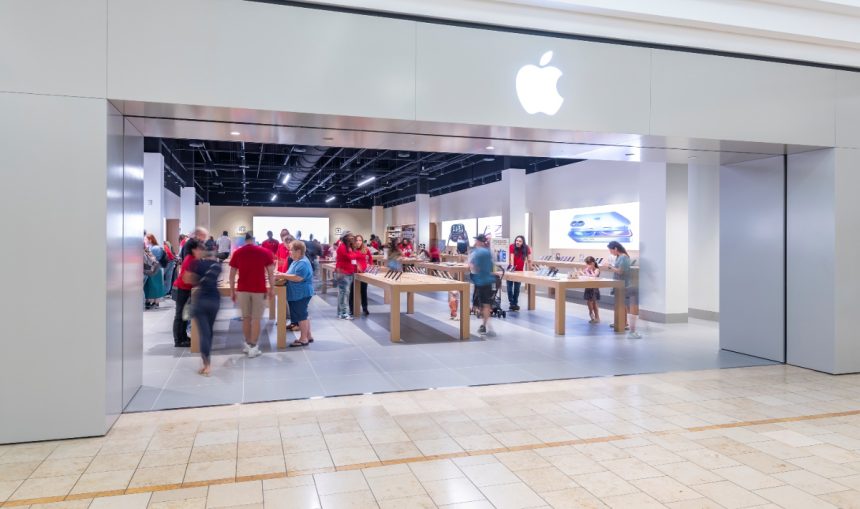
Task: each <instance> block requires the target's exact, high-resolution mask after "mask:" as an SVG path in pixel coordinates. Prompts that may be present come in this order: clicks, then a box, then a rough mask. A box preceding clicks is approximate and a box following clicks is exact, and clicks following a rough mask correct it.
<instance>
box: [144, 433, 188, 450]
mask: <svg viewBox="0 0 860 509" xmlns="http://www.w3.org/2000/svg"><path fill="white" fill-rule="evenodd" d="M196 436H197V434H196V433H182V434H178V433H162V434H156V435H155V436H153V437H152V441H151V442H149V447H147V449H146V450H147V452H149V451H163V450H168V449H190V448H191V447H193V446H194V438H195V437H196Z"/></svg>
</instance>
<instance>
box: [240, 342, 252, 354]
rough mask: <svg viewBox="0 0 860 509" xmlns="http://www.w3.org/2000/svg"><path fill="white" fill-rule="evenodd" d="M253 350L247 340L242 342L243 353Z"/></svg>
mask: <svg viewBox="0 0 860 509" xmlns="http://www.w3.org/2000/svg"><path fill="white" fill-rule="evenodd" d="M250 350H251V345H249V344H248V343H247V342H243V343H242V353H248V352H249V351H250Z"/></svg>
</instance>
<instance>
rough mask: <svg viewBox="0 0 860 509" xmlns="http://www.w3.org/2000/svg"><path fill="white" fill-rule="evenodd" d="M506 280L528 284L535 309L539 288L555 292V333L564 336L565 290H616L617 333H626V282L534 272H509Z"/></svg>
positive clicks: (530, 302)
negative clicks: (572, 277) (573, 277)
mask: <svg viewBox="0 0 860 509" xmlns="http://www.w3.org/2000/svg"><path fill="white" fill-rule="evenodd" d="M505 279H506V280H508V281H514V282H520V283H526V284H528V285H529V286H528V295H529V306H528V309H529V310H530V311H531V310H534V309H535V300H536V299H535V293H536V288H537V287H538V286H545V287H548V288H550V289H552V290H555V333H556V334H558V335H564V322H565V307H566V304H567V301H566V300H565V297H566V295H565V293H566V292H565V290H567V289H568V288H615V331H616V332H624V327H625V325H626V324H625V322H626V317H625V308H624V282H623V281H615V280H614V279H602V278H596V279H569V278H568V277H567V276H565V277H546V276H538V275H537V274H536V273H534V272H507V273H505Z"/></svg>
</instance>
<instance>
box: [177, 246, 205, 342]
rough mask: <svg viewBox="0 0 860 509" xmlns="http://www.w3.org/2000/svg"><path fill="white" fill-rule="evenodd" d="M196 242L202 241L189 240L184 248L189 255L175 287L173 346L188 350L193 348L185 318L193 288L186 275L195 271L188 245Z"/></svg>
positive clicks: (183, 263)
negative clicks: (190, 347)
mask: <svg viewBox="0 0 860 509" xmlns="http://www.w3.org/2000/svg"><path fill="white" fill-rule="evenodd" d="M192 240H193V241H194V243H195V245H198V249H199V243H200V241H199V240H197V239H196V238H188V239H186V240H185V244H184V245H183V246H182V251H186V252H187V253H188V254H187V255H186V256H185V258H183V259H182V265H181V266H180V267H179V276H177V278H176V282H175V283H174V284H173V286H174V287H175V288H176V308H175V309H174V315H173V346H174V347H176V348H188V347H189V346H191V338H190V337H188V321H187V320H186V319H185V317H184V313H185V306H186V305H188V300H189V299H191V290H192V289H193V286H192V285H191V284H189V283H186V282H185V279H186V278H185V275H186V274H187V273H189V272H192V271H193V266H194V262H195V259H194V256H193V255H192V254H191V252H190V251H188V249H186V248H187V247H188V243H189V242H191V241H192Z"/></svg>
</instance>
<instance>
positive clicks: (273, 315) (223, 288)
mask: <svg viewBox="0 0 860 509" xmlns="http://www.w3.org/2000/svg"><path fill="white" fill-rule="evenodd" d="M285 283H286V281H285V280H284V279H278V276H277V275H275V302H274V303H273V302H269V299H268V297H267V298H266V304H267V306H268V307H269V320H275V321H276V323H275V327H276V329H277V331H278V349H279V350H284V349H286V348H287V319H288V318H289V317H288V314H289V313H288V308H287V287H286V285H285ZM218 292H219V293H220V294H221V296H222V297H229V296H230V286H229V285H224V284H219V285H218ZM191 353H200V331H198V330H197V320H191Z"/></svg>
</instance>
